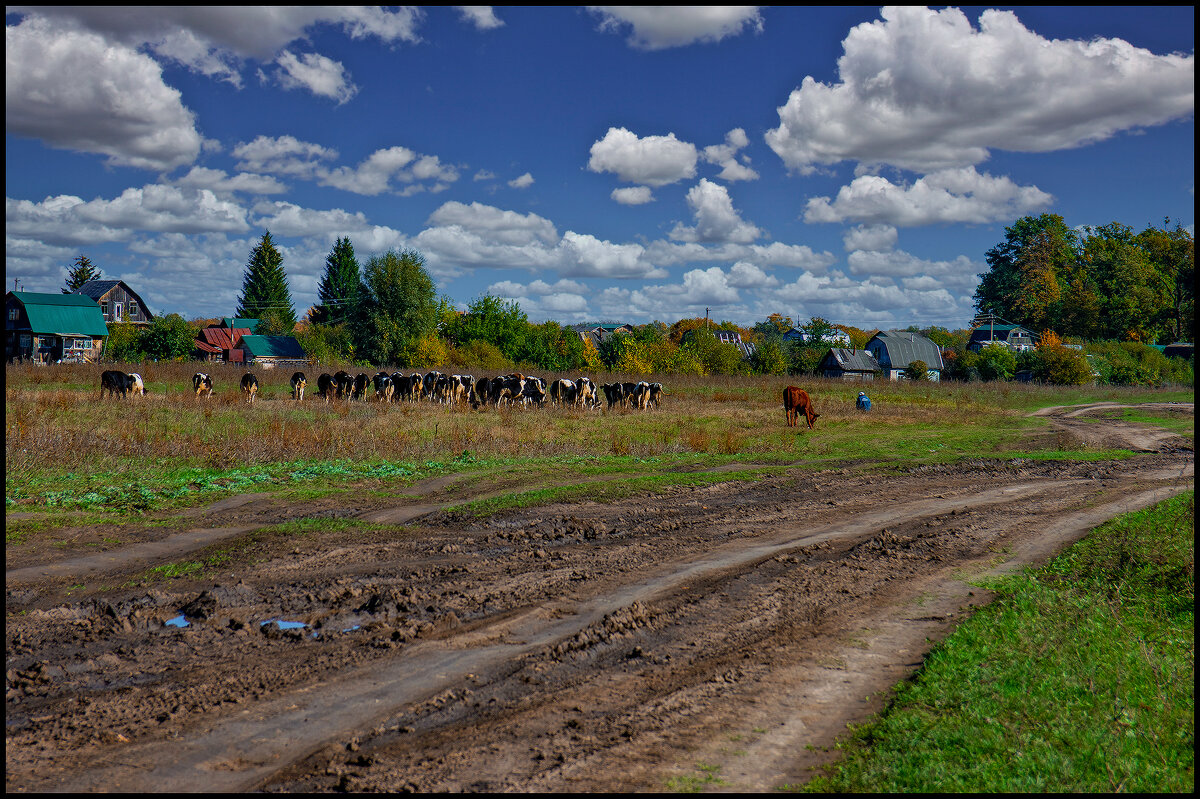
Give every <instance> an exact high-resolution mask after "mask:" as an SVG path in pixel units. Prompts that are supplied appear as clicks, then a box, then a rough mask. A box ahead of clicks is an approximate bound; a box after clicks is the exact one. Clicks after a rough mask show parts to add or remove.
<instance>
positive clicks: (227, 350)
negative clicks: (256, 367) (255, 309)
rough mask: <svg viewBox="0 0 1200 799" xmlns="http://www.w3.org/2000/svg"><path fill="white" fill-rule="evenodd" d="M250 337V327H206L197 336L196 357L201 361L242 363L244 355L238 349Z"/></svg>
mask: <svg viewBox="0 0 1200 799" xmlns="http://www.w3.org/2000/svg"><path fill="white" fill-rule="evenodd" d="M248 335H250V328H248V327H221V326H219V325H213V326H212V327H206V328H204V329H203V330H201V331H200V332H199V333H198V334H197V335H196V342H195V346H196V349H195V351H194V355H195V357H196V359H197V360H200V361H220V362H224V363H241V362H242V358H243V357H244V353H243V352H242V350H241V349H239V348H238V342H239V341H241V338H242V336H248Z"/></svg>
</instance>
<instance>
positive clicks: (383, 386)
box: [373, 372, 395, 402]
mask: <svg viewBox="0 0 1200 799" xmlns="http://www.w3.org/2000/svg"><path fill="white" fill-rule="evenodd" d="M373 382H374V383H375V399H377V400H379V401H380V402H391V401H392V392H393V391H395V386H393V385H392V376H391V375H389V374H388V373H387V372H379V373H378V374H376V375H375V378H374V380H373Z"/></svg>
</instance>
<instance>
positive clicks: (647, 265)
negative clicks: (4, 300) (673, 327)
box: [5, 6, 1195, 329]
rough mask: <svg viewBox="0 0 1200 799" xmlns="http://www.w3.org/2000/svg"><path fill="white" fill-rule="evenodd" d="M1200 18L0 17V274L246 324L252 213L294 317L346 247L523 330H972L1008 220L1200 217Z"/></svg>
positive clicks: (610, 13)
mask: <svg viewBox="0 0 1200 799" xmlns="http://www.w3.org/2000/svg"><path fill="white" fill-rule="evenodd" d="M1194 13H1195V12H1194V9H1193V7H1191V6H1175V7H1146V6H1139V7H1110V6H1092V7H1088V8H1087V9H1086V11H1085V10H1083V9H1081V8H1080V7H1070V8H1067V7H1037V8H1026V7H999V8H988V7H962V8H956V7H947V8H939V9H929V8H921V7H911V6H905V7H901V8H879V7H874V6H872V7H857V8H856V7H835V8H821V7H816V8H811V7H788V8H775V7H761V6H758V7H756V6H742V7H718V6H703V7H694V8H690V7H678V6H672V7H649V6H638V7H615V6H590V7H537V8H523V7H498V6H458V7H452V6H443V7H431V8H419V7H402V8H396V7H387V8H379V7H332V8H325V7H316V6H305V7H297V8H288V7H240V8H233V7H220V8H197V7H171V8H147V7H134V8H128V7H96V6H88V7H71V6H56V7H52V8H41V7H22V6H8V7H7V8H6V19H5V31H6V33H5V35H6V46H5V58H6V69H5V124H6V133H5V135H6V138H5V168H6V169H5V192H6V194H5V197H6V200H5V211H6V225H5V237H6V245H5V277H6V281H7V290H12V289H14V288H15V287H17V286H19V287H20V289H21V290H26V291H48V292H57V291H58V290H59V289H60V288H61V287H62V286H63V285H64V282H65V279H66V275H67V272H68V269H69V267H70V266H71V263H72V262H73V261H74V260H75V259H76V258H77V257H78V256H79V255H86V256H87V257H88V258H89V259H90V260H91V261H92V262H93V264H94V265H95V266H97V267H98V268H99V269H100V270H101V271H102V272H103V274H104V276H105V277H107V278H113V279H121V280H124V281H125V282H126V283H128V284H129V285H130V286H131V287H132V288H133V289H134V291H136V292H137V293H138V294H139V295H141V297H142V298H143V300H144V301H145V303H146V304H147V305H148V306H149V308H150V310H151V311H152V312H154V313H157V314H162V313H179V314H182V315H183V316H184V317H185V318H188V319H192V318H211V317H218V316H230V315H233V314H234V312H235V310H236V307H237V300H238V297H239V295H240V293H241V288H242V279H243V276H244V274H245V269H246V263H247V260H248V258H249V254H250V251H251V249H252V248H253V247H254V246H255V244H256V243H257V242H258V241H259V240H260V239H261V237H262V235H263V233H264V232H267V231H269V232H270V233H271V237H272V239H274V241H275V242H276V244H277V246H278V247H279V249H280V251H281V253H282V254H283V264H284V269H285V270H286V272H287V274H288V278H289V281H290V286H291V293H292V298H293V300H294V302H295V305H296V309H297V312H298V314H301V315H302V314H303V313H304V312H305V311H306V310H307V309H308V308H309V307H310V306H311V305H312V304H313V303H315V302H316V298H317V286H318V284H319V281H320V279H321V275H322V273H323V271H324V265H325V259H326V257H327V256H328V255H329V252H330V250H331V248H332V246H333V243H334V241H335V240H336V239H337V238H339V237H348V238H349V239H350V240H351V242H352V243H353V245H354V248H355V251H356V253H357V256H358V259H359V262H360V264H361V263H365V262H366V261H367V259H368V258H370V257H371V256H373V255H378V254H381V253H384V252H386V251H388V250H404V249H411V250H416V251H418V252H420V253H421V254H422V255H423V256H424V258H425V262H426V268H427V269H428V271H429V273H430V275H431V276H432V278H433V280H434V282H435V285H436V287H437V291H438V293H439V295H442V296H445V297H448V298H450V299H451V300H452V301H453V302H454V303H455V304H456V305H457V306H458V307H460V308H462V309H466V308H467V306H468V305H469V303H471V302H472V301H473V300H476V299H478V298H479V297H481V296H483V295H485V294H490V295H493V296H498V297H501V298H504V299H506V300H514V301H516V302H518V303H519V304H520V306H521V308H522V309H523V310H524V311H525V313H526V314H527V315H528V317H529V319H530V321H533V322H542V321H546V320H554V321H557V322H560V323H562V324H575V323H581V322H589V321H608V322H632V323H635V324H642V323H646V322H650V321H654V320H660V321H663V322H666V323H667V324H671V323H673V322H674V321H676V320H678V319H681V318H687V317H697V316H700V317H702V316H705V315H706V314H707V315H708V316H710V317H711V318H712V319H714V320H716V321H732V322H736V323H738V324H741V325H747V326H749V325H753V324H754V323H755V322H758V321H762V320H764V319H766V318H767V316H768V315H769V314H772V313H780V314H783V315H785V316H790V317H791V318H793V319H794V320H796V321H797V322H799V323H803V322H806V321H807V320H808V319H810V318H812V317H818V316H819V317H822V318H824V319H826V320H828V321H830V322H833V323H835V324H845V325H853V326H857V327H861V328H865V329H869V328H883V329H887V328H895V327H900V328H903V327H907V326H909V325H913V324H916V325H920V326H922V327H924V326H928V325H938V326H942V327H947V328H951V329H956V328H961V327H965V326H967V324H968V323H969V322H970V319H971V318H972V316H973V315H974V307H973V293H974V290H975V288H976V286H977V285H978V281H979V277H978V276H979V274H980V273H982V272H984V271H985V270H986V268H987V266H986V263H985V260H984V255H985V253H986V252H987V250H988V249H989V248H991V247H993V246H995V245H996V244H998V243H1000V242H1001V241H1003V239H1004V229H1005V227H1006V226H1008V225H1011V224H1012V223H1013V222H1014V221H1015V220H1017V219H1019V218H1021V217H1022V216H1026V215H1037V214H1042V213H1053V214H1059V215H1061V216H1062V217H1063V218H1064V219H1065V220H1066V222H1067V224H1068V225H1071V226H1074V227H1078V228H1081V229H1082V228H1083V227H1085V226H1098V225H1104V224H1108V223H1110V222H1114V221H1115V222H1121V223H1123V224H1127V225H1130V226H1131V227H1133V228H1135V229H1137V230H1141V229H1143V228H1144V227H1146V226H1148V225H1162V224H1163V223H1164V219H1168V218H1169V219H1170V220H1171V225H1172V226H1173V225H1174V224H1176V223H1178V224H1182V225H1183V226H1185V227H1186V228H1187V229H1189V230H1194V207H1195V162H1194V153H1195V147H1194V137H1195V119H1194V117H1195V111H1194V103H1195V100H1194V96H1195V55H1194V51H1195V40H1194V31H1195V17H1194Z"/></svg>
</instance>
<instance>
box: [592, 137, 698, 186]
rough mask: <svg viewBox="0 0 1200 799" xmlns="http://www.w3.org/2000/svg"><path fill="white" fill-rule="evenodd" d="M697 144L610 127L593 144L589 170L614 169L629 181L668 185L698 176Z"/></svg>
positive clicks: (602, 170) (648, 184)
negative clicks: (642, 135) (643, 136)
mask: <svg viewBox="0 0 1200 799" xmlns="http://www.w3.org/2000/svg"><path fill="white" fill-rule="evenodd" d="M697 157H698V156H697V154H696V147H695V145H692V144H689V143H688V142H682V141H680V140H679V139H677V138H675V134H674V133H669V134H667V135H666V136H646V137H645V138H638V136H637V134H635V133H632V132H631V131H628V130H626V129H625V128H609V129H608V133H606V134H605V135H604V138H603V139H600V140H599V141H597V142H595V143H593V144H592V148H591V158H590V159H589V160H588V169H590V170H591V171H593V172H612V173H614V174H616V175H617V177H619V178H620V179H621V180H624V181H626V182H628V183H639V184H642V185H645V186H654V187H658V186H666V185H667V184H669V183H676V182H678V181H680V180H685V179H689V178H692V177H695V175H696V159H697Z"/></svg>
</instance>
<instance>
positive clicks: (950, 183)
mask: <svg viewBox="0 0 1200 799" xmlns="http://www.w3.org/2000/svg"><path fill="white" fill-rule="evenodd" d="M1053 199H1054V198H1053V197H1051V196H1050V195H1049V194H1047V193H1045V192H1044V191H1042V190H1041V189H1039V188H1038V187H1037V186H1018V185H1017V184H1016V183H1013V182H1012V181H1011V180H1009V179H1008V178H1006V177H998V178H997V177H992V176H991V175H989V174H987V173H983V174H980V173H979V172H977V171H975V167H973V166H971V167H964V168H962V169H945V170H941V171H939V172H934V173H933V174H930V175H926V176H925V177H923V178H920V179H918V180H917V181H915V182H914V183H912V184H911V185H908V186H898V185H896V184H894V183H892V182H891V181H889V180H888V179H887V178H884V177H880V176H877V175H862V176H860V177H857V178H855V179H854V180H853V182H851V183H850V185H849V186H843V187H842V188H841V189H840V190H839V191H838V196H837V199H836V200H834V201H833V202H830V200H829V198H828V197H814V198H812V199H810V200H809V201H808V204H807V206H806V208H805V212H804V221H806V222H843V221H846V220H853V221H856V222H865V223H868V224H872V225H880V224H882V225H893V226H900V227H912V226H915V225H930V224H936V223H939V222H973V223H987V222H996V221H1000V220H1005V219H1013V218H1015V217H1019V216H1022V215H1024V214H1026V213H1029V212H1030V211H1034V210H1037V209H1040V208H1045V207H1046V206H1047V205H1049V204H1050V203H1051V202H1052V201H1053Z"/></svg>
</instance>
